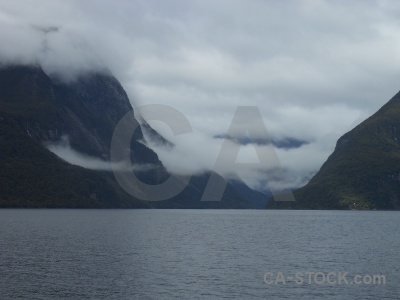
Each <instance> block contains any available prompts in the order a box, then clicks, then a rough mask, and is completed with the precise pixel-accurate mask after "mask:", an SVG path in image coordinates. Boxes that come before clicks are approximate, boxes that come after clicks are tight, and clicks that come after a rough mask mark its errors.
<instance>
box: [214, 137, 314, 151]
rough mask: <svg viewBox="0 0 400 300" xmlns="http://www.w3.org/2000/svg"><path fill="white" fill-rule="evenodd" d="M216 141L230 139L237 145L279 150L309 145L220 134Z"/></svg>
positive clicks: (297, 140)
mask: <svg viewBox="0 0 400 300" xmlns="http://www.w3.org/2000/svg"><path fill="white" fill-rule="evenodd" d="M214 138H215V139H229V140H231V141H232V142H235V143H236V144H239V145H243V146H245V145H249V144H255V145H274V146H275V147H277V148H282V149H294V148H300V147H301V146H303V145H306V144H308V142H307V141H303V140H299V139H296V138H290V137H288V138H283V139H277V138H258V139H252V138H250V137H232V136H229V135H227V134H218V135H215V136H214Z"/></svg>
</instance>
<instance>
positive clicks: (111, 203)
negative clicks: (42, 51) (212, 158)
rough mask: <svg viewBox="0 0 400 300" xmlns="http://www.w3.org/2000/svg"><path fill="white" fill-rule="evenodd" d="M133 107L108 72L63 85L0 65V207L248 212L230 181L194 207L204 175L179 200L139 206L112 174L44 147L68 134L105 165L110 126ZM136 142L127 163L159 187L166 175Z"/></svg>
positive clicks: (138, 139) (36, 71)
mask: <svg viewBox="0 0 400 300" xmlns="http://www.w3.org/2000/svg"><path fill="white" fill-rule="evenodd" d="M131 110H132V107H131V105H130V102H129V99H128V97H127V95H126V93H125V91H124V89H123V88H122V86H121V85H120V83H119V82H118V81H117V80H116V79H115V78H114V77H113V76H111V75H110V74H86V75H84V76H82V77H81V78H79V79H78V80H76V81H75V82H70V83H64V82H61V81H58V80H57V79H56V78H50V77H48V76H47V75H46V74H45V73H44V72H43V70H42V69H41V68H40V67H38V66H11V67H6V68H4V67H3V68H0V129H1V131H0V145H1V147H0V168H1V171H0V180H1V181H0V182H1V185H2V188H1V189H0V206H3V207H4V206H8V207H13V206H22V207H32V206H34V207H36V206H39V207H165V208H174V207H179V208H209V207H210V208H249V207H251V205H250V204H249V203H248V202H247V201H245V200H244V199H243V198H242V197H241V196H240V195H239V194H238V193H236V192H235V191H234V190H233V189H232V187H231V186H230V185H229V184H228V186H227V189H226V193H225V195H224V197H223V199H222V201H219V202H215V203H211V202H203V203H199V201H200V199H201V195H202V192H203V190H204V187H205V184H206V182H207V179H208V176H209V174H205V175H203V176H198V177H193V178H192V180H191V181H190V183H189V185H188V186H187V187H186V189H185V190H184V191H183V192H182V193H181V194H180V195H178V196H176V197H174V198H171V199H169V200H167V201H160V202H145V201H140V200H138V199H136V198H134V197H132V196H130V195H128V194H127V193H125V192H124V191H123V190H122V188H121V187H120V186H119V185H118V184H117V182H116V181H115V179H114V176H113V174H112V173H111V172H106V171H103V172H99V171H93V170H87V169H83V168H81V167H78V166H75V165H71V164H68V163H66V162H65V161H63V160H61V159H60V158H58V157H57V156H55V155H54V154H52V153H51V152H50V151H48V149H46V147H45V146H44V145H45V144H48V143H57V142H60V141H61V139H62V138H63V137H64V136H67V137H68V140H69V142H70V145H71V147H72V149H74V150H75V151H78V152H80V153H82V154H85V155H89V156H93V157H97V158H101V159H103V160H109V159H110V144H111V139H112V135H113V132H114V129H115V127H116V125H117V123H118V122H119V120H120V119H121V118H122V117H123V116H124V115H125V114H126V113H127V112H129V111H131ZM142 140H143V134H142V131H141V128H138V129H137V130H136V131H135V133H134V135H133V137H132V141H131V148H130V153H131V160H132V161H133V163H137V164H150V165H152V166H153V168H152V169H151V170H148V171H146V172H140V174H138V177H139V178H140V179H141V180H142V181H144V182H147V183H149V184H158V183H161V182H163V181H164V180H166V179H167V178H168V177H169V176H170V174H169V173H168V172H167V171H166V170H165V168H164V167H163V165H162V163H161V162H160V161H159V159H158V157H157V155H156V154H155V153H154V152H153V151H152V150H151V149H149V148H148V147H146V146H145V145H144V144H143V142H142ZM16 188H18V192H17V189H16Z"/></svg>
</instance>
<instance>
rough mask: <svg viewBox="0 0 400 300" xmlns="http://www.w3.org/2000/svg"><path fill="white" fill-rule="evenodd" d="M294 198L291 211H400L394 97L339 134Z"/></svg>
mask: <svg viewBox="0 0 400 300" xmlns="http://www.w3.org/2000/svg"><path fill="white" fill-rule="evenodd" d="M295 197H296V200H297V202H296V203H295V204H291V207H292V208H311V209H390V210H392V209H394V210H398V209H400V93H398V94H396V95H395V96H394V97H393V98H392V99H391V100H390V101H389V102H388V103H387V104H385V105H384V106H383V107H382V108H381V109H380V110H379V111H378V112H376V113H375V114H374V115H372V116H371V117H370V118H368V119H367V120H365V121H364V122H362V123H361V124H359V125H358V126H357V127H355V128H354V129H353V130H351V131H350V132H348V133H346V134H345V135H343V136H342V137H341V138H340V139H339V140H338V142H337V144H336V148H335V151H334V152H333V153H332V155H331V156H330V157H329V158H328V160H327V161H326V162H325V163H324V164H323V165H322V167H321V169H320V170H319V172H318V173H317V174H316V175H315V176H314V177H313V178H312V179H311V180H310V182H309V183H308V184H307V185H306V186H305V187H303V188H301V189H299V190H298V191H296V192H295ZM285 206H286V207H287V206H288V204H284V203H275V207H278V208H279V207H285Z"/></svg>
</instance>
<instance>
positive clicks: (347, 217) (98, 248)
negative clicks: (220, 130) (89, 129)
mask: <svg viewBox="0 0 400 300" xmlns="http://www.w3.org/2000/svg"><path fill="white" fill-rule="evenodd" d="M399 224H400V213H399V212H358V211H254V210H0V299H16V298H17V299H65V298H71V299H374V300H375V299H400V262H399V251H400V233H399V229H398V228H399ZM267 272H270V273H268V274H267V276H266V278H265V279H266V280H267V282H268V284H267V283H266V282H264V274H265V273H267ZM299 272H301V273H302V274H303V277H302V278H303V283H300V282H296V280H295V279H293V280H291V278H292V277H293V278H296V277H295V275H296V274H297V275H299V274H300V273H299ZM306 272H320V273H319V275H318V276H316V277H314V275H308V274H306ZM330 272H331V273H332V272H333V273H336V274H338V273H342V274H343V273H345V272H348V275H346V277H345V278H346V280H347V281H348V284H347V283H346V282H345V281H341V282H340V284H339V282H337V281H338V280H337V279H338V278H337V276H336V277H335V276H333V275H331V277H330V279H331V281H332V280H333V281H335V279H336V283H335V284H329V283H327V282H326V279H327V278H325V282H323V283H322V284H321V281H322V280H323V279H324V276H326V275H327V274H328V273H330ZM333 273H332V274H333ZM355 275H362V276H363V277H362V278H364V276H366V277H365V279H366V281H367V282H368V279H369V278H372V276H373V275H384V276H385V280H386V284H383V283H382V282H381V284H365V283H363V284H360V285H356V284H351V283H353V278H354V276H355ZM308 276H311V282H309V279H310V278H309V277H308ZM368 276H370V277H368ZM282 279H283V280H282ZM314 279H315V280H316V281H317V282H315V281H314ZM275 280H277V282H276V284H275ZM318 282H319V284H318Z"/></svg>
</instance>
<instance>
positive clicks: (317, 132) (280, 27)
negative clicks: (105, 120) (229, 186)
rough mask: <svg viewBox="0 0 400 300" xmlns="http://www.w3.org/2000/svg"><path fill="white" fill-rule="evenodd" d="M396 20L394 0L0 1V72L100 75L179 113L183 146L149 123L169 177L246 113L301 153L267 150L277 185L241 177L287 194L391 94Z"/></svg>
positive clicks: (211, 149) (208, 161) (399, 68)
mask: <svg viewBox="0 0 400 300" xmlns="http://www.w3.org/2000/svg"><path fill="white" fill-rule="evenodd" d="M399 12H400V4H399V2H398V1H395V0H393V1H390V0H388V1H379V0H376V1H375V0H371V1H347V2H343V1H325V0H320V1H311V0H299V1H294V2H290V3H287V2H285V1H245V0H232V1H224V0H221V1H214V0H192V1H185V0H170V1H168V2H165V1H152V0H149V1H140V0H133V1H125V0H118V1H100V2H99V1H95V0H86V1H78V0H69V1H62V0H38V1H36V2H35V5H34V6H33V5H32V1H29V0H15V1H0V64H10V63H24V64H29V63H30V64H32V63H34V64H40V65H41V66H42V67H43V69H44V70H45V72H46V73H47V74H49V75H54V76H58V77H60V78H62V79H63V80H65V81H71V80H74V79H75V78H77V77H78V76H79V75H80V74H81V73H85V72H93V71H105V70H109V71H110V72H111V73H113V74H114V75H115V76H116V77H117V78H118V79H119V80H120V81H121V83H122V85H123V86H124V88H125V89H126V91H127V93H128V95H129V97H130V99H131V101H132V103H133V104H134V105H136V106H139V105H143V104H164V105H168V106H171V107H173V108H175V109H177V110H179V111H181V112H182V113H183V114H184V115H185V116H186V118H187V119H188V120H189V122H190V124H191V126H192V128H193V133H191V134H189V135H186V136H185V137H183V136H182V137H179V136H177V137H174V136H171V133H170V130H169V128H168V126H165V125H162V124H158V123H157V122H149V123H150V125H151V126H152V127H153V128H154V129H156V130H157V131H159V132H160V133H162V135H164V136H165V137H167V138H168V140H170V141H171V142H172V143H174V144H175V147H174V150H173V151H170V150H168V149H163V148H162V147H157V146H156V145H155V146H154V149H155V150H156V152H157V153H158V155H159V156H160V159H161V160H162V162H163V163H164V164H165V165H166V166H167V168H168V169H169V170H171V171H174V172H192V173H198V172H202V171H204V170H209V169H212V168H213V166H214V163H215V160H216V157H217V155H218V153H219V151H220V147H221V144H222V141H218V140H215V139H214V138H213V137H214V136H216V135H223V134H226V133H227V131H228V128H229V125H230V122H231V121H232V117H233V115H234V112H235V110H236V107H237V106H245V105H249V106H257V107H258V108H259V110H260V112H261V114H262V116H263V120H264V123H265V125H266V127H267V129H268V132H269V134H270V135H271V136H272V137H273V138H275V139H278V140H283V139H296V140H300V141H306V142H307V144H304V145H302V146H301V147H298V148H296V149H286V150H285V149H279V148H278V149H276V151H277V154H278V157H279V158H280V161H281V164H282V166H283V168H284V172H285V174H286V176H285V178H289V179H287V180H286V179H284V180H282V181H279V180H278V181H277V180H274V181H271V178H272V177H273V176H272V177H271V176H270V177H268V176H267V175H262V174H261V175H260V173H259V172H258V171H257V170H253V171H252V172H247V171H246V172H243V173H246V174H244V175H243V176H245V177H246V180H247V182H253V186H256V185H257V184H258V183H257V182H266V181H265V180H264V179H265V178H266V179H268V180H267V181H268V185H272V184H274V185H275V186H276V187H278V186H280V185H281V186H291V187H298V186H301V185H303V184H304V183H305V182H306V181H307V180H308V178H309V177H310V176H311V175H312V174H313V173H315V172H316V171H317V170H318V169H319V167H320V166H321V165H322V163H323V162H324V160H325V159H326V158H327V157H328V156H329V154H330V153H331V152H332V151H333V149H334V146H335V142H336V140H337V139H338V138H339V137H340V136H341V135H343V134H344V133H345V132H347V131H348V130H350V129H351V128H353V127H354V126H355V125H357V124H358V123H360V122H361V121H362V120H363V119H365V118H367V117H368V116H369V115H371V114H372V113H374V112H375V111H376V110H377V109H379V107H381V106H382V105H383V104H384V103H385V102H387V101H388V100H389V99H390V98H391V97H392V96H393V95H394V94H395V93H397V92H398V90H399V83H398V78H399V76H400V55H399V53H400V35H399V34H398V32H399V31H400V24H399V22H398V15H399ZM248 146H249V147H250V146H251V145H248ZM256 146H257V145H256ZM258 146H260V145H258ZM250 152H251V151H250V148H246V147H244V148H243V153H244V154H243V159H252V158H251V154H250ZM253 152H254V151H253ZM75 156H76V155H75ZM97 165H101V162H97ZM228 171H229V170H226V172H228ZM258 178H262V180H258ZM263 180H264V181H263ZM272 182H274V183H272Z"/></svg>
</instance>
